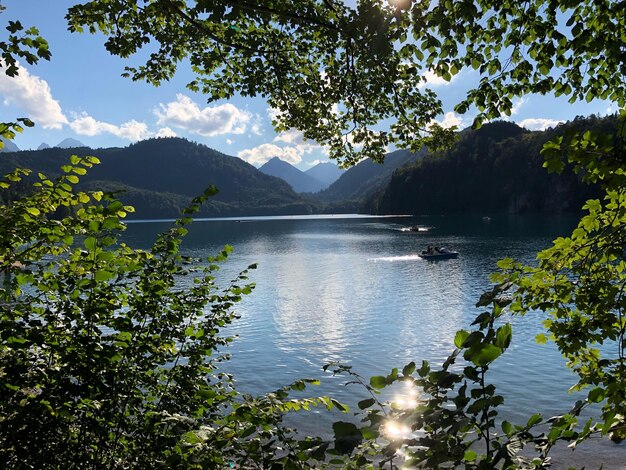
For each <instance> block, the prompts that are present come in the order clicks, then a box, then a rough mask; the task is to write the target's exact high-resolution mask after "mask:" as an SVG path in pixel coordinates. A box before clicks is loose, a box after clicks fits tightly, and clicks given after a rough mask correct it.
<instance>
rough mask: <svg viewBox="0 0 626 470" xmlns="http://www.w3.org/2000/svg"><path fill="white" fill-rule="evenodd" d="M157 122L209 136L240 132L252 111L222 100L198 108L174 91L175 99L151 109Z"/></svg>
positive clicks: (187, 98)
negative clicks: (215, 103)
mask: <svg viewBox="0 0 626 470" xmlns="http://www.w3.org/2000/svg"><path fill="white" fill-rule="evenodd" d="M154 114H155V115H156V116H157V117H158V121H157V124H159V125H168V126H173V127H178V128H180V129H184V130H187V131H189V132H192V133H194V134H198V135H202V136H205V137H213V136H216V135H222V134H243V133H244V132H245V131H246V127H247V125H248V123H249V122H250V120H251V118H252V115H251V114H250V113H248V112H246V111H242V110H240V109H239V108H237V107H236V106H234V105H232V104H230V103H226V104H222V105H219V106H207V107H205V108H202V109H201V108H200V107H199V106H198V105H197V104H196V103H195V102H194V101H193V100H192V99H191V98H189V97H188V96H186V95H183V94H180V93H179V94H177V95H176V101H172V102H170V103H166V104H163V103H160V104H159V109H156V110H155V111H154Z"/></svg>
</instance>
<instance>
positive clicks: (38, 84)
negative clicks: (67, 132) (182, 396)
mask: <svg viewBox="0 0 626 470" xmlns="http://www.w3.org/2000/svg"><path fill="white" fill-rule="evenodd" d="M18 68H19V75H17V76H16V77H9V76H7V75H6V74H4V73H0V94H2V95H4V97H5V99H4V102H5V104H11V105H15V106H18V107H20V108H22V109H24V111H25V112H26V114H27V115H28V117H29V118H31V119H32V120H33V121H35V123H36V124H39V125H41V126H42V127H43V128H44V129H61V128H62V127H63V124H67V122H68V121H67V118H66V117H65V115H64V114H63V111H62V110H61V105H60V104H59V102H58V101H57V100H55V99H54V98H53V97H52V92H51V91H50V86H48V82H46V81H45V80H43V79H41V78H39V77H38V76H36V75H31V74H30V73H29V72H28V70H26V69H25V68H24V67H22V66H18Z"/></svg>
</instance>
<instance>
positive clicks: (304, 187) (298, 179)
mask: <svg viewBox="0 0 626 470" xmlns="http://www.w3.org/2000/svg"><path fill="white" fill-rule="evenodd" d="M259 171H261V172H263V173H265V174H266V175H271V176H276V177H277V178H280V179H282V180H284V181H286V182H287V184H289V185H290V186H291V187H292V188H293V190H294V191H295V192H297V193H316V192H318V191H319V190H321V189H322V188H324V187H326V186H327V185H325V184H324V183H322V182H321V181H319V180H317V179H315V178H314V177H313V176H311V175H308V174H306V173H305V172H303V171H300V170H299V169H297V168H296V167H295V166H293V165H291V164H289V163H287V162H285V161H283V160H281V159H280V158H278V157H274V158H272V159H271V160H269V161H267V162H266V163H265V164H264V165H263V166H261V167H260V168H259Z"/></svg>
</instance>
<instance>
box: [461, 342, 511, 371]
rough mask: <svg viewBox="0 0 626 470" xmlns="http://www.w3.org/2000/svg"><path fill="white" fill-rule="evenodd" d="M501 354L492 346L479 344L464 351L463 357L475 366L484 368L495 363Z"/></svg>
mask: <svg viewBox="0 0 626 470" xmlns="http://www.w3.org/2000/svg"><path fill="white" fill-rule="evenodd" d="M501 354H502V349H500V348H499V347H497V346H494V345H493V344H489V343H480V344H477V345H476V346H472V347H471V348H470V349H468V350H467V351H465V354H464V355H463V357H464V358H465V359H467V360H468V361H471V362H473V363H474V364H476V365H477V366H481V367H484V366H486V365H488V364H490V363H491V362H493V361H495V360H496V359H497V358H498V357H500V355H501Z"/></svg>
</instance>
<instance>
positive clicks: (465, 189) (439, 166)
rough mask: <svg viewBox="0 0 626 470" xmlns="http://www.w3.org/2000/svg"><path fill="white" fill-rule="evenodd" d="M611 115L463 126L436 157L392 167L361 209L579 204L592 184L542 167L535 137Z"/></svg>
mask: <svg viewBox="0 0 626 470" xmlns="http://www.w3.org/2000/svg"><path fill="white" fill-rule="evenodd" d="M614 126H615V120H614V119H613V118H604V119H598V118H595V117H591V118H586V119H583V118H577V119H576V120H574V121H572V122H570V123H567V124H564V125H561V126H559V127H558V128H557V129H553V130H548V131H545V132H530V131H527V130H524V129H522V128H520V127H518V126H516V125H515V124H513V123H510V122H504V121H500V122H494V123H491V124H487V125H485V126H483V127H482V128H481V129H479V130H466V131H463V132H462V133H461V134H460V136H459V140H458V142H457V143H456V145H455V146H454V147H453V148H452V149H451V150H449V151H447V152H445V153H444V154H443V155H441V156H433V155H428V156H427V157H425V158H424V159H422V160H421V161H419V162H418V163H417V164H415V165H414V166H412V167H409V168H404V169H402V170H399V171H397V172H396V173H395V174H394V175H393V177H392V178H391V181H390V183H389V185H388V186H387V187H386V188H385V189H384V190H383V191H380V192H379V193H378V194H376V195H374V196H372V197H371V198H370V199H369V200H368V201H367V203H366V204H365V206H364V208H363V210H364V211H366V212H372V213H379V214H450V213H462V212H476V213H483V214H487V213H495V212H507V213H539V212H543V213H561V212H575V211H578V210H580V208H581V207H582V205H583V203H584V201H585V200H587V199H589V198H591V197H598V195H599V190H598V188H597V187H592V186H588V185H586V184H584V183H582V182H581V181H580V178H579V177H578V176H576V175H575V174H574V173H573V172H572V171H571V169H566V170H565V171H564V172H563V173H562V174H549V173H548V172H547V171H546V169H545V168H543V158H542V157H541V155H540V151H541V149H542V147H543V144H544V143H545V142H546V141H548V140H549V139H550V138H552V137H554V136H555V135H556V134H561V133H563V132H564V131H566V130H567V129H570V128H578V129H591V128H596V129H602V130H604V131H607V132H609V131H611V129H614Z"/></svg>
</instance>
